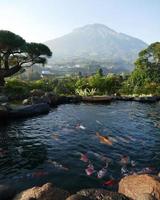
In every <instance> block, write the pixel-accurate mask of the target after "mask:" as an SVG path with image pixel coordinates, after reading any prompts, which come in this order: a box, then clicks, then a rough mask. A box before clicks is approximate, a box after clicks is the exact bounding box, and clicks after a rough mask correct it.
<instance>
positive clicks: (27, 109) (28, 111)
mask: <svg viewBox="0 0 160 200" xmlns="http://www.w3.org/2000/svg"><path fill="white" fill-rule="evenodd" d="M49 111H50V107H49V105H48V104H46V103H40V104H35V105H27V106H17V107H16V108H13V109H12V110H10V111H9V113H8V114H9V117H11V118H21V117H31V116H35V115H40V114H47V113H48V112H49Z"/></svg>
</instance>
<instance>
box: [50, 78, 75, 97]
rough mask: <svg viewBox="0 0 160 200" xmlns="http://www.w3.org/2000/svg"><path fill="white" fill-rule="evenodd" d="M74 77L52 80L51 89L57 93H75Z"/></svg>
mask: <svg viewBox="0 0 160 200" xmlns="http://www.w3.org/2000/svg"><path fill="white" fill-rule="evenodd" d="M75 84H76V79H74V78H63V79H57V80H55V81H54V82H53V91H54V92H55V93H57V94H68V95H73V94H75Z"/></svg>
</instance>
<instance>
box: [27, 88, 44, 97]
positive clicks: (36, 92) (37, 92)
mask: <svg viewBox="0 0 160 200" xmlns="http://www.w3.org/2000/svg"><path fill="white" fill-rule="evenodd" d="M30 94H31V96H37V97H41V96H43V95H44V94H45V92H44V91H43V90H40V89H34V90H31V91H30Z"/></svg>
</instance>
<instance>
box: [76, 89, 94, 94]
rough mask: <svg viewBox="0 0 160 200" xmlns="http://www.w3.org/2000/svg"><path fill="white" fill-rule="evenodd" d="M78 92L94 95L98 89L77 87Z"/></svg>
mask: <svg viewBox="0 0 160 200" xmlns="http://www.w3.org/2000/svg"><path fill="white" fill-rule="evenodd" d="M76 94H78V95H79V96H93V95H95V94H96V89H93V88H92V89H91V90H90V89H88V88H86V89H84V90H82V89H76Z"/></svg>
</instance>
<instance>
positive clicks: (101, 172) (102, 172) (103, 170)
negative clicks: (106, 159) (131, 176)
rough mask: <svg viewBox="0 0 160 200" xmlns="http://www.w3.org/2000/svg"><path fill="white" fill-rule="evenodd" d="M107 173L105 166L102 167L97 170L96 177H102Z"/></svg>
mask: <svg viewBox="0 0 160 200" xmlns="http://www.w3.org/2000/svg"><path fill="white" fill-rule="evenodd" d="M106 173H107V168H106V167H104V168H102V169H101V170H99V171H98V172H97V178H103V177H104V176H105V175H106Z"/></svg>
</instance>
